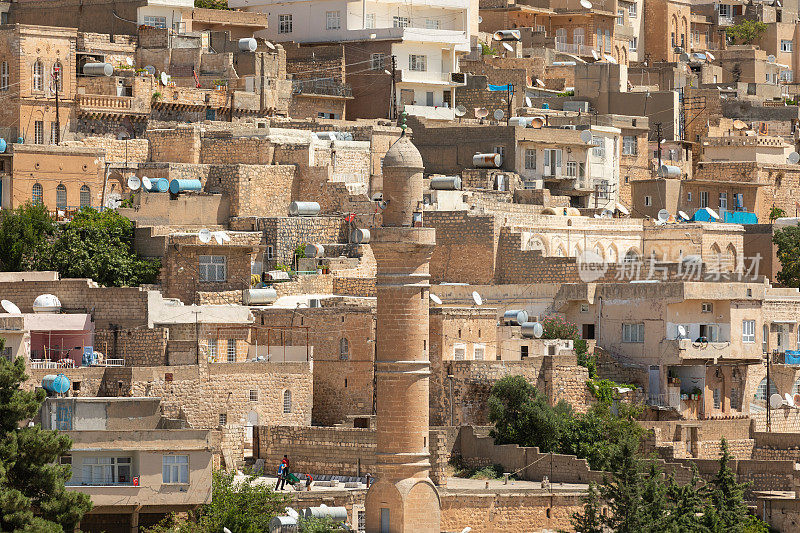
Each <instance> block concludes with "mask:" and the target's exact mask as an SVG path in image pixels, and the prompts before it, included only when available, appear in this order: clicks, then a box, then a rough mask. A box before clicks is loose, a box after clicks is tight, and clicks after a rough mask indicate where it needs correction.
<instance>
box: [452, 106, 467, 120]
mask: <svg viewBox="0 0 800 533" xmlns="http://www.w3.org/2000/svg"><path fill="white" fill-rule="evenodd" d="M453 113H454V114H455V115H456V116H457V117H463V116H464V115H466V114H467V108H466V107H464V106H463V105H460V104H459V105H457V106H456V108H455V110H453Z"/></svg>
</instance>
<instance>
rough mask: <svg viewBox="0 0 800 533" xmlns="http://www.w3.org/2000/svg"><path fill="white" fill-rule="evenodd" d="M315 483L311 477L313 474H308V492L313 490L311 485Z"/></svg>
mask: <svg viewBox="0 0 800 533" xmlns="http://www.w3.org/2000/svg"><path fill="white" fill-rule="evenodd" d="M313 482H314V478H313V477H311V474H306V490H307V491H309V490H311V484H312V483H313Z"/></svg>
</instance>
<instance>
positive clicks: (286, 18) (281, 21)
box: [278, 15, 292, 33]
mask: <svg viewBox="0 0 800 533" xmlns="http://www.w3.org/2000/svg"><path fill="white" fill-rule="evenodd" d="M278 33H292V16H291V15H278Z"/></svg>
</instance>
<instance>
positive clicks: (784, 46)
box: [781, 39, 794, 52]
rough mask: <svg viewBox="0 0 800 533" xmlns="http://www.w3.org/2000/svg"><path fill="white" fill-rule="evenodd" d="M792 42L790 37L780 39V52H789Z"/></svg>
mask: <svg viewBox="0 0 800 533" xmlns="http://www.w3.org/2000/svg"><path fill="white" fill-rule="evenodd" d="M793 44H794V43H792V41H791V40H790V39H781V52H791V51H792V48H793Z"/></svg>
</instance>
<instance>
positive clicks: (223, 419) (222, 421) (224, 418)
mask: <svg viewBox="0 0 800 533" xmlns="http://www.w3.org/2000/svg"><path fill="white" fill-rule="evenodd" d="M219 425H220V426H226V425H228V413H220V414H219Z"/></svg>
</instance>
